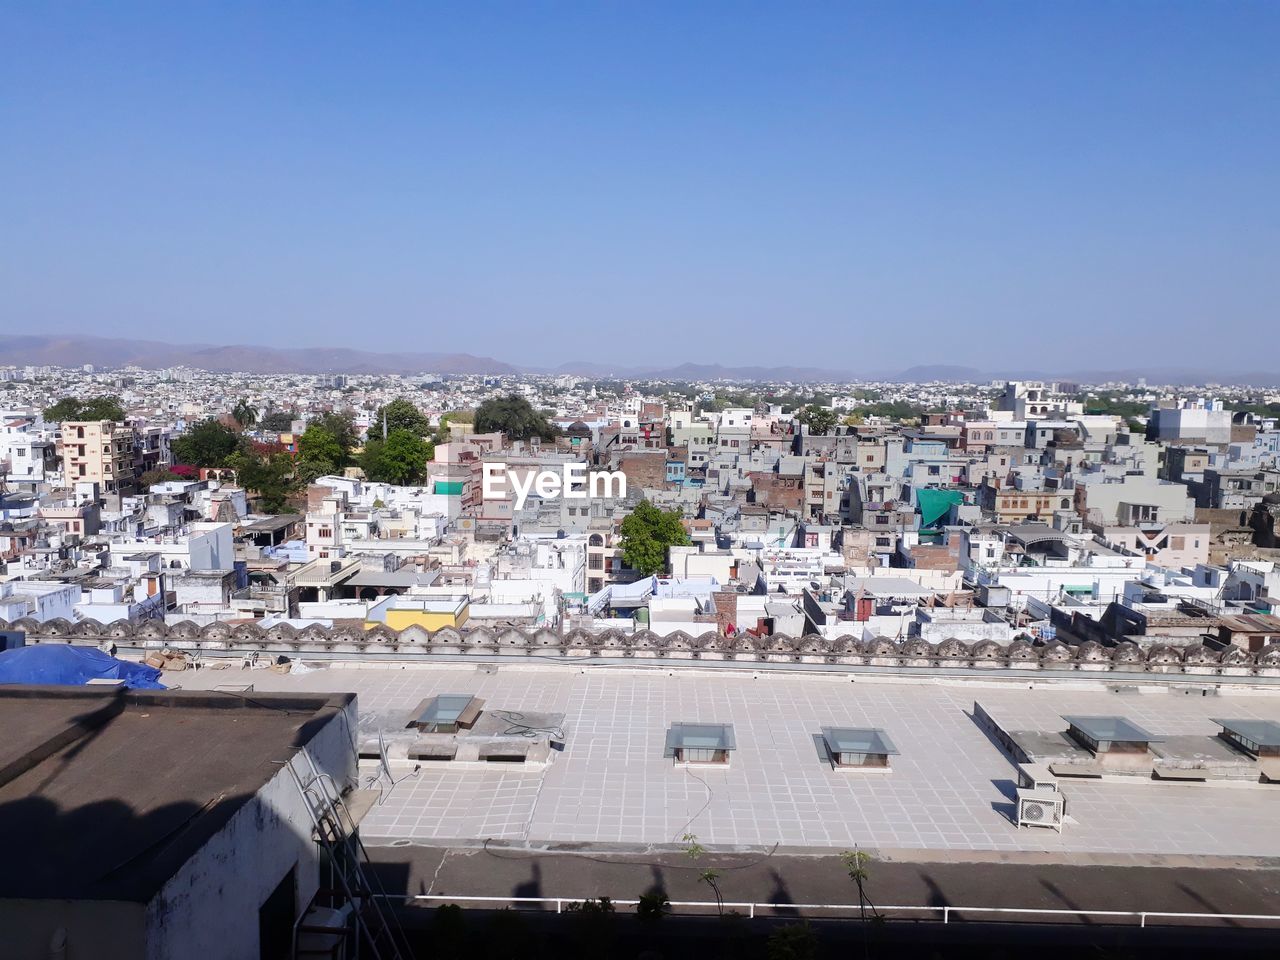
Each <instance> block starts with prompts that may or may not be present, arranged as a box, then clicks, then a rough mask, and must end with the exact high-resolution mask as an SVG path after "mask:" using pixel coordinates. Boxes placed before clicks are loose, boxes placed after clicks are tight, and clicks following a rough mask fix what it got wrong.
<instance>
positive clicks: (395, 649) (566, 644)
mask: <svg viewBox="0 0 1280 960" xmlns="http://www.w3.org/2000/svg"><path fill="white" fill-rule="evenodd" d="M4 629H9V630H21V631H23V632H25V633H26V635H27V637H28V640H29V641H30V642H41V641H54V642H62V643H67V642H71V643H82V644H92V645H95V646H96V645H98V644H101V643H103V642H106V641H110V642H111V643H114V644H116V645H117V646H118V647H122V648H144V649H160V648H164V647H169V648H171V649H174V650H185V651H199V652H200V653H201V654H202V655H207V656H213V657H217V656H238V655H241V654H245V653H255V652H256V653H262V654H269V655H277V654H283V655H285V656H289V657H304V658H314V659H325V658H326V657H351V656H366V657H369V658H371V659H378V658H382V657H386V658H388V659H394V658H396V657H398V656H399V657H414V658H416V657H420V656H423V655H430V656H447V655H481V656H502V657H512V658H517V657H538V658H542V659H564V660H574V659H594V658H609V659H613V658H631V659H636V660H642V659H664V660H698V661H727V660H736V661H747V662H755V663H775V664H782V663H809V664H828V665H835V666H840V665H845V666H851V667H854V666H871V667H911V668H930V667H933V668H939V669H948V670H955V669H965V668H971V669H980V670H1010V671H1038V670H1051V671H1060V672H1082V673H1103V674H1105V673H1108V672H1112V671H1114V672H1123V673H1128V674H1132V673H1152V674H1187V675H1195V676H1202V677H1213V676H1224V677H1225V676H1230V677H1250V676H1253V677H1275V678H1277V679H1280V644H1272V645H1270V646H1268V647H1266V648H1265V649H1263V650H1262V651H1260V652H1258V653H1256V654H1255V653H1250V652H1249V651H1247V650H1244V649H1242V648H1240V647H1228V648H1226V649H1225V650H1215V649H1213V648H1210V647H1207V646H1203V645H1199V644H1197V645H1193V646H1185V647H1174V646H1170V645H1167V644H1154V645H1152V646H1151V647H1148V648H1142V647H1139V646H1138V645H1137V644H1134V643H1122V644H1119V645H1118V646H1115V647H1105V646H1103V645H1102V644H1099V643H1096V642H1093V641H1088V642H1086V643H1082V644H1080V645H1079V646H1075V647H1072V646H1067V645H1066V644H1063V643H1058V642H1053V643H1049V644H1046V645H1043V646H1037V645H1033V644H1031V643H1028V642H1026V641H1021V640H1017V641H1014V642H1013V643H1011V644H1008V645H1002V644H999V643H996V642H995V641H993V640H979V641H977V642H976V643H972V644H970V643H965V642H963V641H961V640H956V639H950V640H943V641H941V642H940V643H936V644H932V643H928V642H926V641H924V640H921V639H918V638H917V639H910V640H906V641H901V642H900V641H895V640H892V639H889V638H888V637H874V638H872V639H870V640H860V639H857V638H854V637H841V638H839V639H836V640H828V639H826V638H825V637H820V636H815V635H810V636H804V637H791V636H787V635H785V634H775V635H774V636H771V637H752V636H748V635H744V634H739V635H738V636H734V637H724V636H720V635H718V634H716V633H714V632H707V633H703V634H701V635H699V636H696V637H695V636H690V635H688V634H686V633H683V632H676V633H672V634H668V635H666V636H659V635H658V634H655V633H651V632H650V631H647V630H642V631H639V632H636V633H623V632H621V631H616V630H605V631H601V632H599V633H592V632H589V631H586V630H571V631H568V632H567V633H559V632H557V631H554V630H549V629H542V630H528V631H526V630H518V629H516V628H514V627H513V628H509V629H506V630H491V629H489V628H487V627H478V628H476V629H473V630H466V629H464V630H454V629H444V630H438V631H436V632H434V633H429V632H428V631H426V630H423V629H421V628H419V627H409V628H408V629H406V630H402V631H399V632H397V631H394V630H390V629H388V628H387V627H385V626H381V625H379V626H376V627H374V628H373V629H371V630H361V629H360V628H359V627H353V626H336V627H333V628H332V629H327V628H325V627H321V626H309V627H306V628H305V629H303V630H297V629H296V628H294V627H292V626H290V625H289V624H277V625H275V626H272V627H269V628H267V629H265V630H264V629H263V628H262V627H260V626H258V625H257V624H255V623H238V624H228V623H211V624H208V625H206V626H203V627H202V626H198V625H197V624H194V623H191V622H190V621H183V622H180V623H175V624H166V623H165V622H164V621H162V620H143V621H140V622H137V623H133V622H130V621H126V620H117V621H116V622H115V623H110V624H105V625H104V624H100V623H98V622H97V621H94V620H84V621H80V622H79V623H71V622H69V621H67V620H62V619H56V620H49V621H46V622H44V623H38V622H37V621H35V620H33V619H30V618H25V619H22V620H17V621H15V622H13V623H11V624H6V623H4V622H3V621H0V630H4Z"/></svg>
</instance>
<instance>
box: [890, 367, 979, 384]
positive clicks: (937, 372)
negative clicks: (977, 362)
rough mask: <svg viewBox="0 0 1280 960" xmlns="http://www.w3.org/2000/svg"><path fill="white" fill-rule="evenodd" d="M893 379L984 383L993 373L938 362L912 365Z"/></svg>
mask: <svg viewBox="0 0 1280 960" xmlns="http://www.w3.org/2000/svg"><path fill="white" fill-rule="evenodd" d="M892 379H894V380H898V381H900V382H902V383H932V382H934V381H935V380H937V381H942V382H950V383H984V382H986V381H987V380H990V379H991V375H990V374H986V373H983V372H982V371H981V370H977V369H975V368H974V367H959V366H955V365H952V364H945V363H937V364H931V365H924V366H918V367H911V368H910V369H909V370H903V371H902V372H901V373H899V374H896V375H895V376H894V377H893V378H892Z"/></svg>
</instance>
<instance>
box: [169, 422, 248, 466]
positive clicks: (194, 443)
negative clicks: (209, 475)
mask: <svg viewBox="0 0 1280 960" xmlns="http://www.w3.org/2000/svg"><path fill="white" fill-rule="evenodd" d="M239 445H240V438H239V437H238V436H237V435H236V432H235V431H234V430H232V429H231V428H230V427H228V426H227V425H226V424H223V423H219V422H218V421H217V420H213V419H210V420H203V421H201V422H200V423H197V424H196V425H195V426H194V427H192V428H191V429H190V430H188V431H187V432H186V433H184V434H182V436H180V437H175V438H174V440H173V445H172V446H173V459H174V462H176V463H187V464H191V465H192V466H196V467H224V466H226V465H227V458H228V457H230V456H231V454H233V453H235V452H236V450H237V449H238V448H239Z"/></svg>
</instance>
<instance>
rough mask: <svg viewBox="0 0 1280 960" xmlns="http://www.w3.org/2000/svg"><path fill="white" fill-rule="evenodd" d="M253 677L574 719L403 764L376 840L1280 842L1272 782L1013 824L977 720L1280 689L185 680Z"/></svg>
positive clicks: (1105, 846) (533, 669) (388, 707)
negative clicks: (532, 752) (730, 734)
mask: <svg viewBox="0 0 1280 960" xmlns="http://www.w3.org/2000/svg"><path fill="white" fill-rule="evenodd" d="M249 679H251V680H252V682H253V683H254V684H255V685H256V687H257V689H258V690H288V691H294V692H303V691H309V692H319V691H354V692H356V693H357V694H358V696H359V706H360V710H361V715H362V722H361V727H362V736H364V735H365V734H366V733H367V732H368V729H369V727H370V726H373V727H376V726H379V725H382V726H385V727H387V728H388V729H389V730H398V731H402V730H403V725H404V723H405V722H406V718H407V716H408V714H409V712H410V711H411V710H412V709H413V708H414V707H415V706H416V705H417V704H419V703H420V702H421V701H422V700H423V698H424V697H428V696H433V695H435V694H438V693H464V692H465V693H472V694H474V695H476V696H479V697H482V698H484V700H485V701H486V709H494V710H501V709H515V710H528V711H536V712H542V713H562V714H564V716H565V723H564V726H565V730H566V734H567V738H566V745H565V749H564V751H563V752H562V753H558V754H556V755H555V756H554V758H553V761H552V763H551V764H550V765H549V766H548V767H547V768H546V769H545V770H522V769H520V768H518V767H511V766H505V765H504V766H503V767H502V768H500V769H490V768H487V767H483V766H472V765H469V766H467V767H466V768H461V767H458V768H450V767H448V766H447V765H444V764H442V765H438V766H437V765H432V766H424V767H423V768H422V770H421V771H420V772H419V773H418V774H417V775H413V776H407V775H408V774H409V773H410V769H411V768H410V767H409V766H407V765H400V766H397V768H396V770H395V773H396V776H397V778H402V777H403V779H398V782H397V783H396V785H395V786H394V788H392V789H390V790H389V792H388V793H387V794H386V796H385V797H384V801H383V802H382V803H381V804H380V805H378V806H375V807H374V809H373V811H372V812H371V813H370V814H369V816H368V818H367V819H366V820H365V822H364V825H363V828H362V829H363V832H364V834H365V836H366V837H369V838H370V839H373V840H379V841H393V840H412V841H416V842H422V843H449V842H455V841H476V840H483V839H487V838H491V839H503V840H508V841H514V842H517V843H520V842H527V843H530V844H534V845H537V844H547V843H564V842H580V843H598V844H618V843H622V844H636V845H651V844H668V843H673V842H678V841H679V840H680V838H681V836H682V835H683V834H685V833H694V834H696V835H697V836H698V838H699V840H700V842H702V843H703V844H709V845H718V846H720V845H723V846H752V847H771V846H773V845H774V844H779V845H781V846H782V847H784V848H788V847H794V848H837V849H844V848H848V847H852V846H854V845H855V844H858V845H861V846H862V847H864V848H866V847H875V848H881V849H903V850H913V849H914V850H941V851H964V850H972V851H1039V852H1049V853H1053V852H1059V853H1072V852H1106V853H1110V854H1162V855H1175V854H1200V855H1206V854H1213V855H1228V856H1246V855H1247V856H1259V857H1268V856H1280V830H1276V829H1275V811H1276V805H1277V800H1278V799H1280V788H1277V787H1269V786H1264V785H1261V784H1256V783H1252V784H1244V785H1228V784H1195V783H1160V782H1154V781H1145V780H1143V781H1136V782H1117V781H1113V780H1106V781H1064V782H1063V791H1064V793H1066V795H1067V797H1068V800H1069V804H1070V807H1069V811H1068V812H1069V815H1070V817H1069V820H1068V823H1067V826H1066V829H1065V830H1064V831H1063V832H1062V833H1061V834H1058V833H1055V832H1053V831H1047V830H1036V829H1034V828H1023V829H1022V830H1021V831H1019V830H1018V828H1016V827H1015V826H1014V825H1013V824H1012V823H1010V821H1009V812H1010V810H1011V809H1012V800H1013V796H1014V794H1013V789H1014V779H1015V776H1016V773H1015V769H1014V766H1013V764H1012V762H1011V761H1010V760H1009V759H1008V758H1007V757H1006V756H1005V755H1004V754H1003V753H1002V752H1001V750H1000V749H999V748H998V747H997V746H996V745H995V744H994V743H993V742H992V740H990V739H989V738H988V737H987V735H986V734H985V733H984V732H983V731H982V730H981V729H980V728H979V727H978V726H977V724H975V723H974V721H973V720H972V719H971V717H970V713H971V711H972V708H973V703H974V701H975V700H980V701H981V702H982V704H983V705H984V707H987V708H989V709H994V710H998V711H999V712H1000V714H1001V715H1002V716H1004V717H1006V718H1009V719H1012V720H1014V721H1016V726H1017V727H1019V728H1021V729H1027V730H1032V729H1044V730H1045V731H1059V730H1061V729H1065V726H1066V725H1065V723H1064V722H1063V720H1062V719H1061V718H1062V716H1063V715H1064V714H1081V715H1107V714H1121V715H1123V716H1125V717H1128V718H1129V719H1131V720H1132V721H1134V722H1136V723H1138V724H1140V725H1142V726H1144V727H1146V728H1148V729H1150V730H1152V731H1153V732H1156V733H1159V734H1162V735H1177V736H1198V735H1203V736H1205V737H1211V736H1214V735H1215V734H1216V733H1217V732H1218V731H1219V729H1220V727H1219V726H1218V724H1216V723H1215V722H1214V721H1213V720H1212V719H1210V718H1211V717H1221V716H1227V715H1229V716H1232V717H1236V718H1241V719H1244V718H1256V719H1259V720H1277V719H1280V696H1276V695H1274V694H1267V693H1265V692H1262V691H1258V692H1252V691H1249V692H1241V693H1236V694H1229V695H1219V696H1202V695H1200V693H1199V691H1198V690H1197V691H1195V692H1194V693H1189V692H1187V691H1188V689H1189V688H1188V687H1187V686H1186V685H1182V686H1180V687H1179V686H1174V685H1165V686H1163V687H1160V688H1156V687H1155V686H1154V685H1153V687H1152V688H1151V690H1152V691H1153V692H1146V693H1115V692H1108V691H1107V690H1106V688H1105V686H1103V684H1101V683H1096V682H1094V683H1083V684H1061V683H1058V684H1051V683H1044V682H1039V683H1037V684H1036V686H1035V687H1034V688H1029V686H1028V681H1027V680H1025V679H1024V680H1022V681H1021V682H1020V683H1018V682H1013V683H995V682H985V683H983V682H973V681H968V682H966V681H951V682H937V681H930V682H925V681H921V682H911V681H909V680H901V681H891V682H886V681H883V680H881V679H879V678H869V677H864V676H858V677H857V678H855V679H854V680H853V681H851V680H850V678H849V677H848V676H847V675H844V676H839V677H837V676H824V675H819V674H806V675H796V674H791V673H787V674H784V673H781V672H760V673H759V674H758V675H757V677H756V678H753V677H752V675H751V674H748V673H744V672H737V673H734V674H732V675H728V674H726V673H724V672H719V673H718V672H716V671H714V670H708V669H701V668H693V667H681V668H677V669H674V670H667V669H649V670H645V669H637V668H632V667H585V668H584V667H571V666H560V665H546V666H534V665H519V666H516V665H507V664H501V665H500V666H497V667H495V666H493V665H476V664H439V665H436V664H432V665H420V664H414V665H408V666H404V667H396V668H387V667H383V666H378V667H363V666H361V667H342V668H340V667H335V668H331V669H327V670H318V671H315V672H311V673H306V674H300V675H280V674H276V673H274V672H272V671H255V672H252V673H251V674H250V673H247V672H241V671H239V670H236V669H232V670H227V671H213V670H204V671H200V672H198V673H194V674H192V673H184V674H182V676H181V681H182V683H183V685H184V686H186V687H188V688H190V687H194V686H200V685H212V684H214V683H225V682H230V681H232V680H235V681H241V680H249ZM673 722H686V723H688V722H704V723H731V724H733V726H734V730H735V733H736V737H737V750H736V751H734V752H733V754H732V758H731V762H730V765H729V766H728V767H727V768H723V767H709V766H702V765H698V766H692V767H685V766H676V765H675V764H673V762H672V761H671V760H669V759H664V758H663V745H664V740H665V737H666V732H667V729H668V727H669V726H670V725H671V724H672V723H673ZM832 726H836V727H876V728H880V729H883V730H884V731H885V733H886V734H887V735H888V736H889V737H890V738H891V739H892V740H893V742H894V743H895V744H896V745H897V747H898V749H899V750H900V755H898V756H895V757H893V758H892V771H891V772H889V773H860V772H853V771H846V770H834V769H832V768H831V767H830V766H829V765H828V764H826V763H824V762H822V761H821V759H820V750H819V747H818V746H817V745H815V738H816V737H818V736H820V732H821V728H822V727H832ZM364 770H365V772H372V771H373V767H372V766H370V765H365V766H364Z"/></svg>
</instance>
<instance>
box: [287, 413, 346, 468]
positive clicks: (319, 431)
mask: <svg viewBox="0 0 1280 960" xmlns="http://www.w3.org/2000/svg"><path fill="white" fill-rule="evenodd" d="M298 463H299V466H300V470H301V471H302V473H303V474H304V475H305V476H306V478H307V480H308V481H310V480H314V479H315V478H316V477H320V476H324V475H325V474H328V473H336V472H337V471H339V470H341V469H342V468H343V467H345V466H346V465H347V450H345V449H344V448H343V446H342V443H341V442H340V441H339V440H338V438H337V437H335V436H334V435H333V434H332V433H330V432H329V431H328V430H326V429H325V428H324V427H322V426H320V425H319V424H313V425H312V426H310V427H307V430H306V433H304V434H303V435H302V436H301V437H299V438H298Z"/></svg>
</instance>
